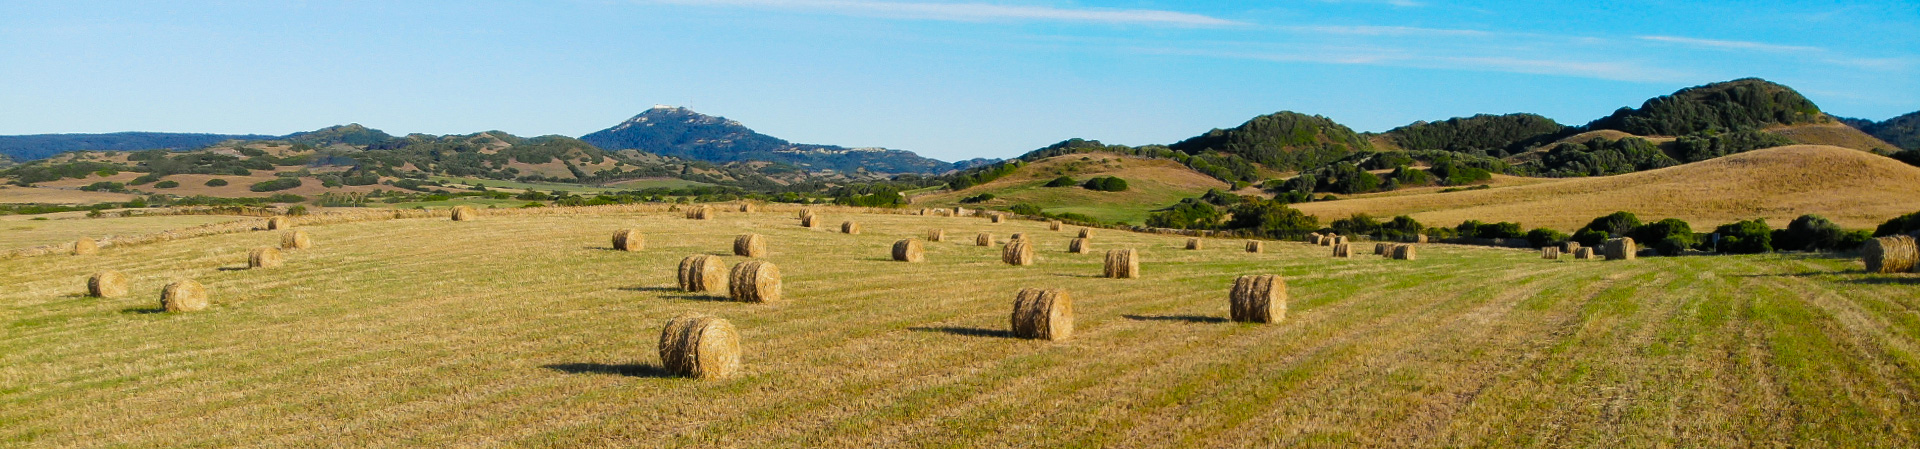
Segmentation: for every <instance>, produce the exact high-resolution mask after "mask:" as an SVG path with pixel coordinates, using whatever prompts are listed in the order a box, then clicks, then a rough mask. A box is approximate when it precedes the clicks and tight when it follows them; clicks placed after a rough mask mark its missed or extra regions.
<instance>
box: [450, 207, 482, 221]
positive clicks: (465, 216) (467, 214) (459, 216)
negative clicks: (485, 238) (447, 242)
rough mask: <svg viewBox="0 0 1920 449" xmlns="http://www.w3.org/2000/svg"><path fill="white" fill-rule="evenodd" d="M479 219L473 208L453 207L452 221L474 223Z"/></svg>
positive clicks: (478, 214) (477, 212)
mask: <svg viewBox="0 0 1920 449" xmlns="http://www.w3.org/2000/svg"><path fill="white" fill-rule="evenodd" d="M478 219H480V211H478V210H474V208H473V206H454V207H453V221H474V220H478Z"/></svg>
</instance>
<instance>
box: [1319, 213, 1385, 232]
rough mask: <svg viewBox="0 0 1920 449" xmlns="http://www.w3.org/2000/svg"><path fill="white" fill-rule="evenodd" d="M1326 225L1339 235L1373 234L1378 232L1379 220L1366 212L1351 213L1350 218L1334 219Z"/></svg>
mask: <svg viewBox="0 0 1920 449" xmlns="http://www.w3.org/2000/svg"><path fill="white" fill-rule="evenodd" d="M1327 226H1329V227H1332V228H1333V231H1334V232H1336V233H1339V234H1340V235H1374V234H1378V233H1380V220H1375V219H1373V217H1372V216H1369V215H1367V214H1359V213H1357V214H1353V216H1352V217H1350V218H1342V219H1339V220H1334V221H1333V223H1330V224H1328V225H1327Z"/></svg>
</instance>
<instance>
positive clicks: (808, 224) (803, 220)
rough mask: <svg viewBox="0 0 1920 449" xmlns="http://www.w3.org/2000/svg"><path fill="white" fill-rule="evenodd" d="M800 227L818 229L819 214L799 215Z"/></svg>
mask: <svg viewBox="0 0 1920 449" xmlns="http://www.w3.org/2000/svg"><path fill="white" fill-rule="evenodd" d="M800 227H802V228H807V229H820V216H818V215H814V214H807V215H803V216H801V217H800Z"/></svg>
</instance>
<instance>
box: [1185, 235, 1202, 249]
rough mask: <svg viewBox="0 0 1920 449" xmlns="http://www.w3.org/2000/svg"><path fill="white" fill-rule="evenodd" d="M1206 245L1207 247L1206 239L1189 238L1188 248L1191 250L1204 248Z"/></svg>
mask: <svg viewBox="0 0 1920 449" xmlns="http://www.w3.org/2000/svg"><path fill="white" fill-rule="evenodd" d="M1205 247H1206V243H1205V241H1204V240H1200V238H1199V237H1190V238H1188V239H1187V249H1189V250H1200V249H1204V248H1205Z"/></svg>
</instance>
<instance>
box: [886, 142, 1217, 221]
mask: <svg viewBox="0 0 1920 449" xmlns="http://www.w3.org/2000/svg"><path fill="white" fill-rule="evenodd" d="M1061 176H1067V177H1071V178H1073V179H1074V180H1075V181H1076V182H1075V183H1074V184H1073V185H1070V186H1064V187H1046V184H1047V182H1048V181H1052V180H1054V179H1056V178H1059V177H1061ZM1095 176H1114V177H1118V178H1120V179H1124V180H1126V182H1127V185H1128V188H1127V190H1126V191H1124V192H1101V191H1095V190H1090V189H1087V188H1085V187H1082V186H1081V185H1080V183H1081V182H1084V181H1086V180H1087V179H1089V178H1092V177H1095ZM1228 187H1229V186H1228V184H1227V183H1226V182H1223V181H1220V180H1219V179H1214V178H1213V177H1210V176H1207V175H1205V174H1202V173H1200V172H1197V171H1194V170H1193V169H1190V168H1188V167H1186V166H1183V165H1181V164H1180V163H1179V162H1175V161H1172V160H1168V159H1148V158H1140V157H1133V156H1123V155H1117V154H1109V153H1085V154H1068V155H1061V156H1054V157H1050V158H1045V159H1040V160H1037V161H1034V162H1029V163H1027V164H1025V165H1022V166H1021V167H1020V168H1019V169H1017V170H1015V171H1014V172H1013V173H1012V174H1009V175H1006V176H1004V177H1001V178H999V179H996V180H993V181H990V182H987V183H985V184H981V185H977V186H973V187H969V188H966V189H962V190H959V191H952V190H948V191H942V192H938V193H933V194H928V195H923V196H918V197H914V200H913V206H914V207H953V206H964V207H967V208H983V207H984V208H995V209H1005V208H1009V207H1012V206H1013V205H1015V204H1030V205H1034V206H1039V207H1040V208H1041V209H1042V210H1044V211H1045V212H1048V213H1056V214H1058V213H1074V214H1081V215H1086V216H1089V217H1092V218H1094V219H1097V220H1100V221H1105V222H1126V223H1131V224H1141V223H1144V222H1145V221H1146V217H1147V214H1148V213H1149V212H1151V211H1153V210H1155V209H1159V208H1163V207H1167V206H1171V205H1173V204H1174V203H1177V202H1179V201H1180V199H1182V198H1189V197H1194V196H1199V195H1200V194H1203V193H1206V192H1207V190H1208V189H1226V188H1228ZM982 194H991V195H993V197H994V198H993V199H992V200H987V201H984V202H979V203H970V204H962V203H961V200H964V199H967V198H971V197H977V196H980V195H982Z"/></svg>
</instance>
